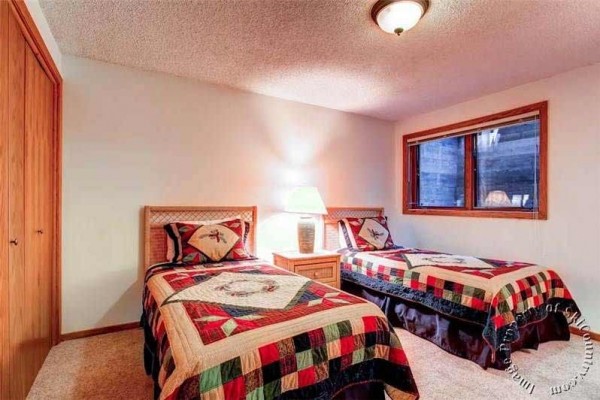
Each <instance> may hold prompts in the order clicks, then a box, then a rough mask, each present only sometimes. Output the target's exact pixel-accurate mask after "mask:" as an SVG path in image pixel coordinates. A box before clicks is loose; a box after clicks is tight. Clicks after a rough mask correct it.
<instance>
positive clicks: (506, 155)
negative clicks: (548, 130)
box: [475, 120, 540, 209]
mask: <svg viewBox="0 0 600 400" xmlns="http://www.w3.org/2000/svg"><path fill="white" fill-rule="evenodd" d="M539 141H540V125H539V120H533V121H527V122H523V123H519V124H515V125H510V126H506V127H501V128H495V129H487V130H483V131H481V132H480V133H478V134H477V135H476V149H477V151H476V154H475V156H476V163H475V165H476V168H477V169H476V172H475V181H476V185H477V196H476V199H475V206H476V207H480V208H507V207H510V208H524V209H537V207H538V185H539V176H540V169H539V165H540V163H539Z"/></svg>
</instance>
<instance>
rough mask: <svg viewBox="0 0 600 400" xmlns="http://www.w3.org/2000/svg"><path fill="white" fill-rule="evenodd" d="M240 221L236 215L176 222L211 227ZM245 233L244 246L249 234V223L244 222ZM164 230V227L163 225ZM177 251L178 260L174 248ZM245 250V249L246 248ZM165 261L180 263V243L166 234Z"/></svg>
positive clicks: (177, 239) (246, 243)
mask: <svg viewBox="0 0 600 400" xmlns="http://www.w3.org/2000/svg"><path fill="white" fill-rule="evenodd" d="M238 218H239V219H241V218H242V217H241V216H239V215H237V216H235V217H233V218H224V219H214V220H206V221H176V222H179V223H181V224H193V225H213V224H220V223H221V222H225V221H233V220H234V219H238ZM244 225H245V229H246V230H245V231H244V246H247V245H248V235H249V234H250V222H248V221H244ZM165 229H166V225H165ZM176 247H177V248H178V249H179V257H178V258H179V259H177V258H176V257H175V248H176ZM246 248H247V247H246ZM167 261H168V262H178V261H181V243H179V238H174V237H171V235H169V234H168V232H167Z"/></svg>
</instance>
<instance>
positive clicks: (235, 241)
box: [165, 219, 253, 264]
mask: <svg viewBox="0 0 600 400" xmlns="http://www.w3.org/2000/svg"><path fill="white" fill-rule="evenodd" d="M246 225H248V226H249V223H245V222H244V221H242V220H241V219H234V220H231V221H223V222H220V223H216V224H189V223H182V222H174V223H171V224H168V225H165V230H166V231H167V235H169V236H170V237H171V239H172V240H174V241H175V243H180V246H178V245H176V246H175V249H174V250H175V254H174V257H173V258H174V260H173V261H181V262H183V263H188V264H203V263H210V262H220V261H228V260H229V261H239V260H248V259H253V257H252V255H250V254H249V253H248V251H246V246H245V244H244V237H245V236H246V231H247V230H248V229H246Z"/></svg>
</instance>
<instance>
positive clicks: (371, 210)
mask: <svg viewBox="0 0 600 400" xmlns="http://www.w3.org/2000/svg"><path fill="white" fill-rule="evenodd" d="M378 216H383V207H327V215H326V216H325V217H324V219H323V220H324V223H325V228H324V232H323V242H324V243H323V247H324V248H325V249H326V250H336V249H339V248H340V245H339V231H338V222H339V220H340V219H343V218H349V217H354V218H366V217H378Z"/></svg>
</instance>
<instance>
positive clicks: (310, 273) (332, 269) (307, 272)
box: [296, 262, 337, 281]
mask: <svg viewBox="0 0 600 400" xmlns="http://www.w3.org/2000/svg"><path fill="white" fill-rule="evenodd" d="M336 270H337V269H336V264H335V263H332V262H327V263H319V264H308V265H297V266H296V273H297V274H299V275H302V276H305V277H307V278H310V279H314V280H320V281H321V280H322V281H334V280H336V279H337V277H336Z"/></svg>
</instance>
